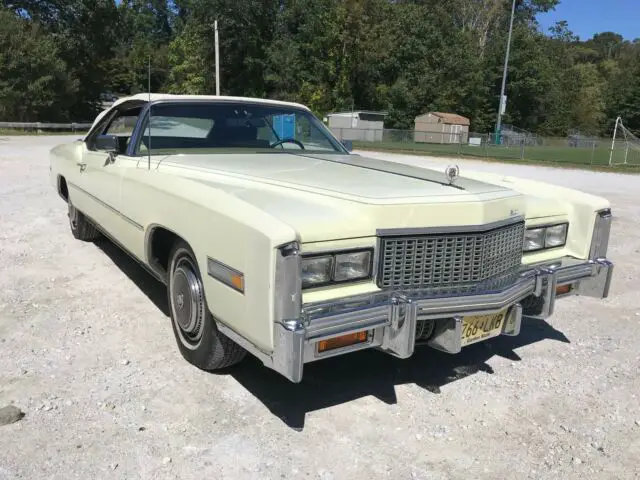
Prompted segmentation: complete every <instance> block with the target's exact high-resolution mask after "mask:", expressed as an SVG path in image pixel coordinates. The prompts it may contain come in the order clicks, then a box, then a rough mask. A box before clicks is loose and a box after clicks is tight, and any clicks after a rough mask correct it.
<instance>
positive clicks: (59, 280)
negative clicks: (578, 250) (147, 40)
mask: <svg viewBox="0 0 640 480" xmlns="http://www.w3.org/2000/svg"><path fill="white" fill-rule="evenodd" d="M72 138H73V137H52V136H40V137H28V136H22V137H0V407H2V406H4V405H8V404H14V405H15V406H17V407H19V408H20V409H22V410H23V411H24V412H25V414H26V415H25V417H24V418H23V419H22V420H20V421H18V422H16V423H13V424H10V425H5V426H0V479H13V478H24V479H40V478H55V479H65V480H66V479H69V478H81V479H94V478H95V479H110V478H127V479H129V478H144V479H147V478H149V479H151V478H153V479H163V478H180V479H202V478H214V479H244V478H252V479H254V478H255V479H280V478H310V479H314V478H317V479H322V480H327V479H370V478H389V479H394V480H395V479H413V478H418V479H422V478H424V479H427V478H447V479H449V478H452V479H458V478H459V479H468V478H476V479H498V478H545V479H546V478H562V479H565V478H569V479H571V478H576V479H584V478H599V479H607V478H611V479H613V478H615V479H627V478H640V399H639V396H640V375H639V374H638V372H639V371H640V339H639V338H640V297H639V296H638V294H637V280H638V279H639V278H640V207H639V206H638V204H639V201H640V177H638V176H632V175H621V174H613V173H602V172H585V171H576V170H564V169H552V168H541V167H529V166H507V165H504V164H498V163H483V162H476V161H469V160H460V161H459V162H458V164H459V165H460V167H461V170H462V171H463V172H464V170H465V169H472V168H477V169H482V170H491V171H500V172H506V173H509V174H512V175H519V176H525V177H535V178H538V179H543V180H546V181H549V182H551V183H556V184H561V185H566V186H572V187H575V188H578V189H581V190H584V191H587V192H590V193H594V194H598V195H603V196H605V197H608V198H609V199H610V200H611V202H612V203H613V208H614V215H615V220H614V226H613V234H612V239H611V243H610V257H611V259H612V260H613V261H614V262H616V271H615V273H614V283H613V287H612V292H611V297H610V298H609V299H606V300H604V301H600V300H595V299H590V298H581V297H572V298H569V299H565V300H562V301H560V302H558V304H557V308H556V314H555V316H554V317H552V318H551V319H550V321H549V322H548V323H547V322H544V321H535V320H530V321H527V323H526V324H525V325H524V326H523V330H522V333H521V334H520V335H519V336H518V337H515V338H510V337H501V338H497V339H495V340H493V341H489V342H486V343H483V344H479V345H475V346H471V347H468V348H466V349H465V350H464V351H463V353H462V354H460V355H457V356H450V355H447V354H444V353H439V352H436V351H434V350H431V349H421V350H419V351H418V352H417V353H416V354H415V355H414V357H413V358H412V359H410V360H405V361H400V360H395V359H393V358H391V357H389V356H386V355H383V354H380V353H376V352H364V353H358V354H352V355H350V356H345V357H340V358H336V359H331V360H326V361H323V362H320V363H317V364H313V365H311V366H308V367H305V379H304V382H303V383H302V384H300V385H294V384H290V383H288V382H287V381H286V380H285V379H283V378H282V377H280V376H279V375H278V374H276V373H273V372H271V371H270V370H267V369H265V368H264V367H262V366H261V365H260V364H259V363H258V362H257V361H255V360H253V359H252V358H248V359H247V360H246V361H245V362H243V363H242V364H241V365H240V366H239V367H237V368H234V369H231V370H230V371H228V372H223V373H218V374H208V373H205V372H202V371H200V370H198V369H196V368H194V367H192V366H190V365H188V364H187V363H186V362H185V361H184V360H183V359H182V357H181V356H180V353H179V352H178V349H177V347H176V345H175V340H174V337H173V334H172V331H171V325H170V322H169V320H168V316H167V305H166V299H165V292H164V289H163V287H162V286H161V285H160V284H159V283H157V282H156V281H155V280H153V279H152V278H151V277H150V276H149V275H147V274H146V273H145V272H144V271H143V270H142V269H141V268H140V267H138V266H137V265H136V264H135V263H134V262H133V261H132V260H130V259H129V258H128V257H127V256H126V255H124V254H123V253H121V252H120V251H119V250H117V249H116V247H114V246H113V245H112V244H111V243H109V242H108V241H99V242H97V243H95V244H92V243H82V242H78V241H75V240H74V239H73V237H72V236H71V233H70V232H69V228H68V224H67V217H66V206H65V204H64V203H63V201H62V200H61V199H60V198H59V197H58V196H57V195H56V193H55V192H54V191H53V189H52V187H51V186H50V185H49V183H48V150H49V149H50V148H51V147H52V146H53V145H54V144H56V143H60V142H63V141H70V140H71V139H72ZM376 155H377V156H382V157H385V158H390V159H393V160H397V161H401V162H408V163H413V164H420V165H437V166H438V168H442V167H443V166H444V165H446V164H448V163H451V162H452V161H451V159H435V158H425V157H415V156H403V155H391V154H376Z"/></svg>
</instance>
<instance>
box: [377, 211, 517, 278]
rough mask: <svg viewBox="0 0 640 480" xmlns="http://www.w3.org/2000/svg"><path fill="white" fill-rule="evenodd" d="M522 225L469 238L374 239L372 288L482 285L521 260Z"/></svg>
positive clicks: (455, 235)
mask: <svg viewBox="0 0 640 480" xmlns="http://www.w3.org/2000/svg"><path fill="white" fill-rule="evenodd" d="M523 237H524V222H518V223H514V224H511V225H507V226H503V227H498V228H494V229H492V230H488V231H484V232H473V233H464V232H462V233H438V234H426V235H411V236H385V237H381V238H380V247H381V249H380V261H379V271H378V286H379V287H381V288H424V287H448V286H455V285H464V284H469V283H476V282H481V281H484V280H488V279H491V278H494V277H497V276H500V275H503V274H505V273H508V272H510V271H513V270H516V269H517V268H518V267H519V266H520V263H521V261H522V241H523Z"/></svg>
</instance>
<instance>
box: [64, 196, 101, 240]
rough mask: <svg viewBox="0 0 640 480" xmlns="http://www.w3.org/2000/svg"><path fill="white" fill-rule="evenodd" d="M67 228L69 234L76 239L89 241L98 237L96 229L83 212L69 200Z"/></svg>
mask: <svg viewBox="0 0 640 480" xmlns="http://www.w3.org/2000/svg"><path fill="white" fill-rule="evenodd" d="M67 216H68V217H69V228H70V229H71V234H72V235H73V237H74V238H76V239H77V240H83V241H85V242H91V241H93V240H95V239H96V238H99V237H100V232H99V231H98V229H97V228H96V227H95V226H94V225H93V224H92V223H91V222H90V221H89V220H88V219H87V217H85V216H84V214H83V213H82V212H81V211H80V210H78V209H77V208H76V207H74V206H73V204H72V203H71V200H69V203H68V212H67Z"/></svg>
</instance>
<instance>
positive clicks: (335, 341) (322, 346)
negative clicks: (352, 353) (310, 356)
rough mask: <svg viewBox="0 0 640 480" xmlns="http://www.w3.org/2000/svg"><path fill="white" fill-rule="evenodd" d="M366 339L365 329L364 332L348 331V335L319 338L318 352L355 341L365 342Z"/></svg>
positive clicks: (354, 342)
mask: <svg viewBox="0 0 640 480" xmlns="http://www.w3.org/2000/svg"><path fill="white" fill-rule="evenodd" d="M368 339H369V332H368V331H366V330H365V331H364V332H357V333H349V334H348V335H342V336H340V337H334V338H330V339H329V340H320V341H319V342H318V352H319V353H322V352H328V351H329V350H334V349H336V348H342V347H348V346H349V345H355V344H356V343H363V342H366V341H367V340H368Z"/></svg>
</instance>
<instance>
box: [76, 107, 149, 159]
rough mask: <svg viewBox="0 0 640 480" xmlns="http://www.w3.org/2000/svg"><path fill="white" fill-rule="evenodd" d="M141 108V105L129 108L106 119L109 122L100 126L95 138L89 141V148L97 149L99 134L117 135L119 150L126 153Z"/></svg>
mask: <svg viewBox="0 0 640 480" xmlns="http://www.w3.org/2000/svg"><path fill="white" fill-rule="evenodd" d="M141 110H142V108H141V107H135V108H129V109H127V110H123V111H121V112H118V113H117V114H116V115H115V117H113V118H112V119H111V120H110V121H109V120H106V121H107V122H108V123H106V124H103V125H102V126H101V127H100V128H98V130H96V132H95V134H94V136H93V138H92V139H91V140H90V141H89V142H88V145H89V149H90V150H95V138H96V137H97V136H98V135H115V136H116V137H118V142H119V148H118V150H119V151H120V152H121V153H124V152H125V151H126V150H127V147H128V145H129V142H130V140H131V134H132V133H133V129H134V128H135V126H136V122H137V121H138V117H139V116H140V112H141Z"/></svg>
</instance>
